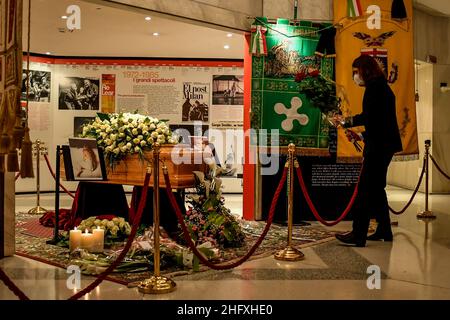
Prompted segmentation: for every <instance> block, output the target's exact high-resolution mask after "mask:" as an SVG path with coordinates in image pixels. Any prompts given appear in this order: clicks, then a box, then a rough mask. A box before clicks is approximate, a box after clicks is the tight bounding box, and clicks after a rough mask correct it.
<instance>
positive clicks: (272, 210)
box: [164, 168, 288, 270]
mask: <svg viewBox="0 0 450 320" xmlns="http://www.w3.org/2000/svg"><path fill="white" fill-rule="evenodd" d="M287 173H288V168H284V171H283V176H282V178H281V180H280V183H279V185H278V188H277V190H276V192H275V194H274V197H273V200H272V205H271V207H270V211H269V217H268V220H267V223H266V227H265V228H264V231H263V233H262V234H261V236H260V237H259V239H258V240H257V241H256V243H255V244H254V245H253V247H252V248H251V249H250V251H249V252H248V253H247V254H246V255H245V256H244V257H242V258H241V259H239V260H238V261H236V262H233V263H228V264H213V263H211V262H209V261H208V259H206V258H205V257H204V255H203V254H202V253H201V252H200V251H198V249H197V247H196V246H195V245H194V243H193V241H192V239H191V235H190V234H189V231H188V229H187V227H186V224H185V222H184V218H183V215H182V213H181V210H180V207H179V206H178V203H177V201H176V200H175V197H174V195H173V193H172V187H171V184H170V179H169V174H168V173H167V172H164V180H165V183H166V191H167V195H168V196H169V199H170V202H171V204H172V206H173V208H174V210H175V212H176V214H177V217H178V222H179V223H180V225H181V228H182V229H183V235H184V238H185V240H186V242H187V243H188V245H189V248H190V249H191V250H192V252H193V253H194V254H195V255H196V256H197V257H198V258H199V260H200V261H201V262H202V263H203V264H205V265H206V266H208V267H209V268H211V269H214V270H227V269H232V268H235V267H237V266H239V265H241V264H242V263H244V262H245V261H247V260H248V258H250V257H251V256H252V255H253V253H255V251H256V249H258V247H259V245H260V244H261V242H262V241H263V240H264V238H265V237H266V235H267V232H269V229H270V227H271V225H272V221H273V216H274V213H275V208H276V205H277V202H278V198H279V197H280V194H281V191H282V190H283V185H284V183H285V182H286V178H287Z"/></svg>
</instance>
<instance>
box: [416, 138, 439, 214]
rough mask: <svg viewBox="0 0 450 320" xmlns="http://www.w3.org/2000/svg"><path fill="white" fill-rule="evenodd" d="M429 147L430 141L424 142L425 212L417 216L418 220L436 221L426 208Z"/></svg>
mask: <svg viewBox="0 0 450 320" xmlns="http://www.w3.org/2000/svg"><path fill="white" fill-rule="evenodd" d="M430 147H431V140H426V141H425V155H424V157H425V211H422V212H420V213H418V214H417V218H418V219H436V216H435V215H434V214H433V212H432V211H431V210H429V208H428V195H429V177H430V165H429V164H430Z"/></svg>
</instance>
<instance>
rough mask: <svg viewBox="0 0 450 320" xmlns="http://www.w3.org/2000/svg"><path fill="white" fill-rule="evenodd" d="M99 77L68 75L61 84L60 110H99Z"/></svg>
mask: <svg viewBox="0 0 450 320" xmlns="http://www.w3.org/2000/svg"><path fill="white" fill-rule="evenodd" d="M99 86H100V80H99V79H98V78H79V77H66V78H64V79H63V80H62V81H61V83H60V84H59V103H58V106H59V107H58V109H59V110H99V106H100V103H99V101H100V98H99Z"/></svg>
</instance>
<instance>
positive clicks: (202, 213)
mask: <svg viewBox="0 0 450 320" xmlns="http://www.w3.org/2000/svg"><path fill="white" fill-rule="evenodd" d="M210 168H211V170H210V172H209V174H207V175H205V174H204V173H203V172H198V171H195V172H194V174H195V177H196V182H197V184H196V189H197V194H196V195H193V196H190V197H189V198H188V200H187V202H188V203H189V207H188V210H187V212H186V215H185V217H184V221H185V223H186V225H187V227H188V230H189V231H190V234H191V237H192V239H193V240H194V241H195V243H196V245H197V246H198V245H201V244H204V243H207V242H210V243H211V244H212V245H213V246H215V247H222V248H225V247H240V246H242V244H243V242H244V233H243V231H242V229H241V226H240V224H239V222H238V221H237V220H236V218H235V217H234V216H233V215H232V214H231V211H230V210H229V209H227V208H226V207H225V206H224V203H225V201H224V198H223V197H222V192H221V186H222V181H221V180H220V178H218V177H217V176H218V175H220V172H221V171H222V170H223V169H222V168H219V167H217V166H216V164H215V163H213V164H211V165H210Z"/></svg>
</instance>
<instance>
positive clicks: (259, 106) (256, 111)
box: [252, 19, 332, 149]
mask: <svg viewBox="0 0 450 320" xmlns="http://www.w3.org/2000/svg"><path fill="white" fill-rule="evenodd" d="M257 22H260V23H262V24H264V26H265V27H266V29H267V31H266V33H265V40H266V46H267V55H266V56H264V55H260V56H253V63H252V127H253V128H254V129H268V130H270V129H278V130H280V145H281V146H287V145H288V144H289V143H295V144H296V145H297V146H298V147H305V148H324V149H327V148H328V145H329V142H328V136H329V135H328V125H327V124H326V122H325V117H324V116H323V115H322V113H321V112H320V110H319V109H318V108H316V107H314V106H313V105H312V104H311V102H310V101H309V99H307V98H306V97H305V95H302V94H300V93H299V88H298V83H297V82H295V76H296V75H297V74H298V73H300V72H302V71H304V70H311V69H316V70H320V69H322V67H323V65H324V63H323V61H322V59H321V58H320V57H317V56H315V50H316V47H317V43H318V41H319V34H318V33H317V31H318V30H319V29H318V28H314V27H312V26H311V23H308V22H306V23H303V24H300V25H290V24H289V21H288V20H282V19H279V20H278V22H277V24H269V23H265V22H263V21H262V20H257ZM327 69H328V68H327ZM327 71H328V70H327ZM331 72H332V70H331ZM327 73H328V72H327Z"/></svg>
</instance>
